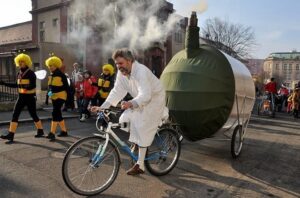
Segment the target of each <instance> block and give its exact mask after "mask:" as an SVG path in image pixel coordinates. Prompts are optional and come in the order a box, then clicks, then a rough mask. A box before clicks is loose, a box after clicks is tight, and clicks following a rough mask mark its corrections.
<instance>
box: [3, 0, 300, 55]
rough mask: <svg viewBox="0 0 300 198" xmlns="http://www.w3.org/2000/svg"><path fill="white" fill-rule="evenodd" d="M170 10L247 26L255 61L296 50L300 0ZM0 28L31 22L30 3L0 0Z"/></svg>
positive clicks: (226, 0) (193, 1)
mask: <svg viewBox="0 0 300 198" xmlns="http://www.w3.org/2000/svg"><path fill="white" fill-rule="evenodd" d="M169 1H170V2H172V3H173V4H174V9H175V10H176V11H177V13H179V14H180V15H183V16H189V15H190V13H191V11H192V10H195V9H197V8H199V7H200V6H199V4H200V5H202V7H203V5H204V7H206V8H207V9H206V10H205V11H204V12H203V13H201V14H200V12H198V19H199V25H200V27H201V25H202V24H203V23H204V21H205V20H206V19H207V18H213V17H219V18H221V19H226V20H228V21H229V22H232V23H240V24H243V25H245V26H251V27H252V28H253V29H254V31H255V35H256V40H257V43H258V45H259V46H258V47H257V49H256V51H255V52H254V53H253V56H254V57H256V58H266V57H267V56H268V54H270V53H272V52H287V51H291V50H293V49H296V50H298V51H300V36H299V35H300V24H299V21H300V11H299V8H300V0H284V1H283V0H281V1H280V0H169ZM0 2H1V12H0V27H3V26H7V25H12V24H15V23H20V22H25V21H29V20H31V14H30V13H29V11H30V10H31V0H0Z"/></svg>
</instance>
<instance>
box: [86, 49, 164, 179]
mask: <svg viewBox="0 0 300 198" xmlns="http://www.w3.org/2000/svg"><path fill="white" fill-rule="evenodd" d="M112 58H113V60H114V61H115V64H116V66H117V68H118V70H119V72H118V74H117V77H116V82H115V86H114V88H113V89H112V90H111V92H110V93H109V95H108V97H107V99H106V101H105V102H104V103H103V104H102V105H101V107H92V108H91V111H92V112H96V111H99V110H101V109H107V108H109V107H110V106H116V105H117V104H118V103H119V102H120V101H121V100H122V99H123V98H124V97H125V96H126V94H127V93H129V94H130V95H131V96H132V97H133V99H132V100H129V101H127V102H122V103H121V108H122V109H124V110H125V111H124V113H123V114H122V116H121V117H120V119H119V122H128V123H130V125H129V129H130V137H129V141H130V142H133V143H135V144H136V145H138V146H139V157H138V161H137V163H136V164H135V165H134V166H133V167H132V168H131V169H129V170H128V171H127V174H128V175H137V174H142V173H144V170H145V169H144V159H145V155H146V151H147V147H148V146H150V145H151V143H152V141H153V139H154V136H155V134H156V131H157V128H158V126H159V124H160V123H161V120H162V118H163V112H164V109H165V90H164V88H163V86H162V84H161V82H160V81H159V79H158V78H157V77H156V76H155V75H154V74H153V73H152V72H151V71H150V70H149V69H148V68H147V67H146V66H145V65H142V64H140V63H139V62H137V61H136V60H135V58H134V56H133V54H132V52H131V51H130V50H128V49H126V48H123V49H118V50H116V51H115V52H114V53H113V56H112Z"/></svg>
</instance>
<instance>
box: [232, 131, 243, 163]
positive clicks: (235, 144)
mask: <svg viewBox="0 0 300 198" xmlns="http://www.w3.org/2000/svg"><path fill="white" fill-rule="evenodd" d="M242 136H243V131H242V126H241V125H238V126H236V127H235V129H234V130H233V134H232V137H231V155H232V158H233V159H236V158H237V157H238V156H239V155H240V154H241V151H242V147H243V142H244V140H243V138H242Z"/></svg>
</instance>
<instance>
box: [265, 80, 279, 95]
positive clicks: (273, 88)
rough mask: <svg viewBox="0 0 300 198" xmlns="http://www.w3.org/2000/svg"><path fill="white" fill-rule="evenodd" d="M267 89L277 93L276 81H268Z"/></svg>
mask: <svg viewBox="0 0 300 198" xmlns="http://www.w3.org/2000/svg"><path fill="white" fill-rule="evenodd" d="M265 91H268V92H270V93H274V94H276V93H277V89H276V82H268V83H267V84H266V85H265Z"/></svg>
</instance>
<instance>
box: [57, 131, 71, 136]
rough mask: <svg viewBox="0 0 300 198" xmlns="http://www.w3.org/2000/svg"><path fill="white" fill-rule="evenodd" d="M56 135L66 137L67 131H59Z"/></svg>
mask: <svg viewBox="0 0 300 198" xmlns="http://www.w3.org/2000/svg"><path fill="white" fill-rule="evenodd" d="M57 136H58V137H67V136H68V132H67V131H61V132H60V133H59V134H58V135H57Z"/></svg>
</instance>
